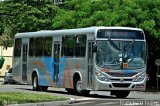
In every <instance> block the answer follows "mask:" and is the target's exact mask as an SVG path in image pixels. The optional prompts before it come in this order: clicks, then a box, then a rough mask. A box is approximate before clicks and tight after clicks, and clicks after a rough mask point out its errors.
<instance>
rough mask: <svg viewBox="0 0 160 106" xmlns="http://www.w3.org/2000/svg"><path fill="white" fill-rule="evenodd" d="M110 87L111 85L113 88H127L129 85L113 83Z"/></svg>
mask: <svg viewBox="0 0 160 106" xmlns="http://www.w3.org/2000/svg"><path fill="white" fill-rule="evenodd" d="M112 85H113V86H114V87H129V86H130V85H131V84H129V83H125V84H121V83H113V84H112Z"/></svg>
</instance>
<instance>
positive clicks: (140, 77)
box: [134, 72, 146, 82]
mask: <svg viewBox="0 0 160 106" xmlns="http://www.w3.org/2000/svg"><path fill="white" fill-rule="evenodd" d="M145 77H146V73H144V72H143V73H141V74H140V75H139V76H138V77H137V78H135V80H134V82H141V81H143V80H144V78H145Z"/></svg>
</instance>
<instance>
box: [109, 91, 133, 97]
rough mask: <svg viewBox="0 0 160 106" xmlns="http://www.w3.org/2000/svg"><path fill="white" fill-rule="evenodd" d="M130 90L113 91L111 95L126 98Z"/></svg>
mask: <svg viewBox="0 0 160 106" xmlns="http://www.w3.org/2000/svg"><path fill="white" fill-rule="evenodd" d="M129 93H130V91H119V90H117V91H111V95H115V96H116V97H117V98H126V97H127V96H128V95H129Z"/></svg>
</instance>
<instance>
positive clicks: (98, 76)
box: [95, 72, 108, 81]
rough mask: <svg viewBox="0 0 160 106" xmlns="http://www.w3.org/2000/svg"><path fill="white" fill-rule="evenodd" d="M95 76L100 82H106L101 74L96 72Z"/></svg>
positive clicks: (106, 79) (105, 78)
mask: <svg viewBox="0 0 160 106" xmlns="http://www.w3.org/2000/svg"><path fill="white" fill-rule="evenodd" d="M95 75H96V77H97V78H98V79H99V80H100V81H108V78H107V77H106V76H105V75H103V73H100V72H96V73H95Z"/></svg>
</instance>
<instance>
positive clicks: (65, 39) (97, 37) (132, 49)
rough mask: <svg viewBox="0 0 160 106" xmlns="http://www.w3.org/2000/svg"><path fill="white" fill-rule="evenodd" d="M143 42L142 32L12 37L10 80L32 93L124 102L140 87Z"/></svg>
mask: <svg viewBox="0 0 160 106" xmlns="http://www.w3.org/2000/svg"><path fill="white" fill-rule="evenodd" d="M146 52H147V50H146V39H145V34H144V32H143V30H142V29H139V28H131V27H105V26H94V27H87V28H76V29H64V30H43V31H37V32H25V33H17V34H16V35H15V39H14V50H13V79H14V80H16V81H17V82H19V83H22V84H30V85H32V86H33V90H36V91H47V89H48V87H57V88H65V90H66V91H68V93H72V94H76V95H87V94H89V93H90V91H110V92H111V95H114V96H116V97H118V98H126V97H127V96H128V95H129V93H130V91H144V90H145V87H146V78H147V77H146V64H147V58H146V57H147V56H146Z"/></svg>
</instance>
